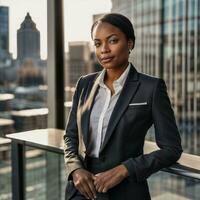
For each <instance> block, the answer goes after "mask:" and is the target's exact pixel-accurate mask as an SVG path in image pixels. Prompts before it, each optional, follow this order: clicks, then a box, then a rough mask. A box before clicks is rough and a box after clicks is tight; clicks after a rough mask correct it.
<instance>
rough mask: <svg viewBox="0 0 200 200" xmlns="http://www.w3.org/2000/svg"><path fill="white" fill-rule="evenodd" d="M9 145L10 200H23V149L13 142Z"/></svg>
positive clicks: (20, 145)
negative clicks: (10, 165) (10, 167)
mask: <svg viewBox="0 0 200 200" xmlns="http://www.w3.org/2000/svg"><path fill="white" fill-rule="evenodd" d="M11 145H12V149H11V159H12V200H25V185H26V184H25V152H24V149H25V148H24V145H23V144H20V143H18V142H15V141H12V143H11Z"/></svg>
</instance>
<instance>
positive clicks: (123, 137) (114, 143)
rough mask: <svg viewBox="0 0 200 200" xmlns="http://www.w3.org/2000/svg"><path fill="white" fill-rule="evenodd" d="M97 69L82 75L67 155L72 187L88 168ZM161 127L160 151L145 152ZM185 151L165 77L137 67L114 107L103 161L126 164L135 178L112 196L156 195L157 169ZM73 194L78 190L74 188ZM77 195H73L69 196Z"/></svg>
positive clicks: (140, 198)
mask: <svg viewBox="0 0 200 200" xmlns="http://www.w3.org/2000/svg"><path fill="white" fill-rule="evenodd" d="M99 74H100V73H93V74H89V75H87V76H83V77H81V78H80V79H79V81H78V83H77V86H76V91H75V94H74V97H73V105H72V109H71V112H70V115H69V118H68V122H67V126H66V133H65V135H64V144H65V147H64V154H65V155H64V157H65V165H66V174H67V178H68V180H69V185H71V184H73V183H72V182H71V181H70V179H71V177H70V174H71V172H72V171H74V170H75V169H78V168H87V166H86V161H85V157H86V155H87V143H88V135H89V134H88V132H89V118H90V113H91V109H92V105H93V103H94V99H95V95H96V94H97V92H98V88H99V86H98V84H97V81H96V78H97V77H98V75H99ZM152 124H153V125H154V127H155V139H156V143H157V145H158V147H159V148H160V150H157V151H154V152H152V153H149V154H145V155H144V154H143V145H144V139H145V135H146V133H147V131H148V129H149V128H150V127H151V126H152ZM181 153H182V147H181V139H180V136H179V132H178V129H177V126H176V122H175V117H174V113H173V110H172V107H171V104H170V100H169V97H168V95H167V91H166V85H165V82H164V81H163V80H162V79H159V78H155V77H152V76H148V75H146V74H142V73H139V72H137V71H136V69H135V68H134V66H133V65H132V66H131V68H130V71H129V74H128V77H127V80H126V82H125V84H124V87H123V89H122V91H121V94H120V96H119V99H118V101H117V103H116V105H115V107H114V110H113V112H112V115H111V117H110V121H109V124H108V127H107V131H106V136H105V139H104V142H103V144H102V146H101V149H100V153H99V159H100V160H102V161H103V163H104V165H103V167H102V171H104V170H108V169H111V168H113V167H115V166H117V165H119V164H124V165H125V166H126V167H127V169H128V171H129V177H128V178H127V179H125V180H124V181H122V182H121V183H120V184H119V185H117V186H116V187H114V188H113V189H110V191H109V194H110V199H111V200H122V199H123V200H130V199H131V197H134V200H147V199H150V195H149V191H148V186H147V182H146V179H147V178H148V177H149V176H150V175H151V174H153V173H155V172H157V171H159V170H160V169H162V168H164V167H168V166H170V165H172V164H173V163H175V162H176V161H177V160H178V159H179V157H180V155H181ZM67 192H69V193H73V191H72V190H71V187H67ZM69 196H71V195H69Z"/></svg>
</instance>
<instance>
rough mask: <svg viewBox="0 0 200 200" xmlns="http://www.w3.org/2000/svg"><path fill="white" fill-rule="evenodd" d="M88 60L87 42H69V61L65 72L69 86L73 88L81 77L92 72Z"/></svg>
mask: <svg viewBox="0 0 200 200" xmlns="http://www.w3.org/2000/svg"><path fill="white" fill-rule="evenodd" d="M90 58H91V50H90V45H89V42H78V41H77V42H69V58H68V59H69V60H68V66H67V68H68V70H67V72H66V73H67V78H68V80H69V82H68V83H69V86H72V87H73V86H75V85H76V82H77V80H78V79H79V77H80V76H81V75H84V74H88V73H90V72H92V67H91V60H90ZM69 74H70V75H69ZM68 75H69V76H68Z"/></svg>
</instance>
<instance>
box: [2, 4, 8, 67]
mask: <svg viewBox="0 0 200 200" xmlns="http://www.w3.org/2000/svg"><path fill="white" fill-rule="evenodd" d="M8 17H9V8H8V7H7V6H0V67H2V66H4V65H5V64H6V62H7V61H8V60H9V18H8Z"/></svg>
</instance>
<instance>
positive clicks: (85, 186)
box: [72, 169, 96, 199]
mask: <svg viewBox="0 0 200 200" xmlns="http://www.w3.org/2000/svg"><path fill="white" fill-rule="evenodd" d="M72 178H73V182H74V185H75V187H76V189H78V190H79V192H80V193H81V194H83V195H84V196H85V198H87V199H95V198H96V190H95V186H94V175H93V174H92V173H91V172H89V171H87V170H85V169H77V170H75V171H74V172H73V173H72Z"/></svg>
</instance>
